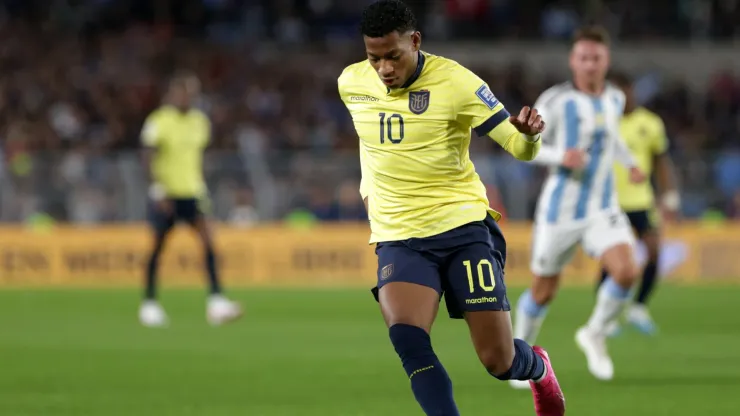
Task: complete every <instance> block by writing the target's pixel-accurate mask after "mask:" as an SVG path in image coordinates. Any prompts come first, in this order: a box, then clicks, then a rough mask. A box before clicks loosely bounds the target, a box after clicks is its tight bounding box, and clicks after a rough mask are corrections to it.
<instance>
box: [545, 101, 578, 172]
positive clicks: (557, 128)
mask: <svg viewBox="0 0 740 416" xmlns="http://www.w3.org/2000/svg"><path fill="white" fill-rule="evenodd" d="M534 108H535V109H537V112H538V113H539V114H540V116H541V117H542V120H543V121H544V122H545V131H544V132H542V148H541V149H540V152H539V154H538V155H537V157H536V158H535V159H534V162H535V163H537V164H540V165H546V166H557V165H560V164H561V163H562V162H563V157H564V155H565V151H566V150H567V149H566V147H567V146H566V140H565V139H564V137H563V136H564V135H565V136H574V137H575V139H576V141H577V138H578V126H577V120H578V114H577V108H576V106H575V103H566V105H565V106H563V104H562V100H560V99H558V97H557V87H554V88H551V89H550V90H547V91H545V92H543V93H542V94H541V95H540V96H539V97H538V98H537V101H536V102H535V104H534ZM561 118H566V119H565V121H563V120H561Z"/></svg>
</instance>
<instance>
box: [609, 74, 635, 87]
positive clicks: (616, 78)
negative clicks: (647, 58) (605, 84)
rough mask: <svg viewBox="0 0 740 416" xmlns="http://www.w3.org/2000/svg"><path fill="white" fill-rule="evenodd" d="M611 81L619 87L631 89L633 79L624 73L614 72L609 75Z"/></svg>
mask: <svg viewBox="0 0 740 416" xmlns="http://www.w3.org/2000/svg"><path fill="white" fill-rule="evenodd" d="M609 80H610V81H611V82H613V83H614V84H615V85H616V86H618V87H622V88H624V87H629V86H631V85H632V82H633V80H632V77H631V76H630V75H629V74H628V73H626V72H622V71H614V72H612V73H611V74H609Z"/></svg>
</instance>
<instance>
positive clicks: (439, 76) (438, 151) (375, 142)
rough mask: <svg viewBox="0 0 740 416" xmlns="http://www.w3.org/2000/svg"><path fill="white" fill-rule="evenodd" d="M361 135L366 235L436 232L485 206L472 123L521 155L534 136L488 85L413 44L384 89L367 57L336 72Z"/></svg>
mask: <svg viewBox="0 0 740 416" xmlns="http://www.w3.org/2000/svg"><path fill="white" fill-rule="evenodd" d="M338 86H339V94H340V96H341V98H342V101H343V102H344V104H345V105H346V106H347V109H348V110H349V112H350V114H351V116H352V120H353V123H354V126H355V130H356V131H357V134H358V136H359V139H360V164H361V171H362V181H361V184H360V194H361V196H362V197H363V199H364V198H367V199H368V214H369V218H370V228H371V237H370V243H377V242H386V241H399V240H405V239H409V238H423V237H430V236H434V235H438V234H441V233H444V232H446V231H449V230H451V229H454V228H457V227H460V226H462V225H465V224H468V223H471V222H474V221H481V220H483V219H485V217H486V215H488V213H490V214H491V215H492V216H493V217H494V218H495V219H496V220H498V219H499V218H500V217H501V216H500V214H499V213H498V212H496V211H494V210H492V209H490V208H489V203H488V199H487V197H486V190H485V187H484V186H483V183H482V182H481V180H480V177H479V176H478V174H477V173H476V172H475V168H474V166H473V163H472V162H471V161H470V155H469V153H468V148H469V146H470V140H471V134H470V133H471V129H473V130H475V131H476V133H478V135H489V136H490V137H491V138H493V139H494V140H495V141H496V142H498V143H499V144H500V145H501V146H502V147H504V149H506V150H507V151H508V152H509V153H511V154H513V155H514V156H515V157H517V158H518V159H521V160H532V159H533V158H534V157H535V156H536V154H537V151H538V150H539V147H540V140H539V136H537V137H527V136H524V135H522V134H520V133H519V132H518V131H517V129H516V128H515V127H514V125H513V124H511V123H510V122H509V113H508V112H507V111H506V109H505V108H504V106H503V104H501V103H500V102H499V101H498V100H497V99H496V97H495V96H494V95H493V93H491V91H490V89H489V88H488V85H486V83H485V82H483V81H482V80H481V79H480V78H479V77H477V76H476V75H475V74H473V73H472V72H471V71H469V70H468V69H466V68H464V67H463V66H461V65H460V64H458V63H457V62H455V61H452V60H449V59H446V58H443V57H439V56H435V55H431V54H427V53H425V52H419V63H418V66H417V68H416V72H415V73H414V74H413V76H412V77H411V78H410V79H409V80H408V81H407V82H406V85H404V86H403V87H401V88H396V89H389V88H387V87H386V86H385V85H384V84H383V83H382V82H381V81H380V79H379V77H378V75H377V73H376V72H375V70H374V69H373V68H372V66H371V65H370V63H369V62H368V61H367V60H366V61H362V62H359V63H356V64H353V65H350V66H349V67H347V68H346V69H345V70H344V71H343V72H342V74H341V75H340V77H339V79H338Z"/></svg>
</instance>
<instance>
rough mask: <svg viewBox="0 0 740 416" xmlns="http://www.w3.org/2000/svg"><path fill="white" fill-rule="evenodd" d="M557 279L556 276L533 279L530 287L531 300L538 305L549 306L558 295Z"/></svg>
mask: <svg viewBox="0 0 740 416" xmlns="http://www.w3.org/2000/svg"><path fill="white" fill-rule="evenodd" d="M558 286H559V279H558V277H557V276H551V277H535V279H534V284H533V285H532V290H531V293H532V299H533V300H534V302H535V303H536V304H538V305H541V306H544V305H549V304H550V302H552V301H553V300H554V299H555V296H556V295H557V293H558Z"/></svg>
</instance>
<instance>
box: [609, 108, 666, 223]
mask: <svg viewBox="0 0 740 416" xmlns="http://www.w3.org/2000/svg"><path fill="white" fill-rule="evenodd" d="M619 129H620V134H621V135H622V138H623V140H624V142H625V143H626V144H627V146H628V147H629V149H630V152H632V155H633V156H634V158H635V161H636V162H637V166H638V167H639V168H640V170H642V171H643V173H645V175H647V176H648V177H650V176H651V175H652V172H653V160H654V158H655V156H657V155H661V154H663V153H665V152H666V151H667V150H668V140H667V138H666V134H665V126H664V125H663V121H662V120H661V119H660V117H659V116H658V115H657V114H655V113H653V112H652V111H650V110H648V109H646V108H643V107H639V108H636V109H635V110H634V111H632V112H631V113H629V114H625V115H624V117H623V118H622V121H621V124H620V127H619ZM614 169H615V172H614V175H615V178H614V179H615V183H616V187H617V195H618V198H619V204H620V205H621V207H622V209H623V210H624V211H626V212H630V211H642V210H651V209H652V208H653V206H654V204H655V196H654V192H653V187H652V185H651V183H650V181H649V180H648V181H645V182H643V183H637V184H635V183H632V182H630V179H629V171H628V170H627V169H626V168H625V167H624V166H622V165H619V164H616V165H615V168H614Z"/></svg>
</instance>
